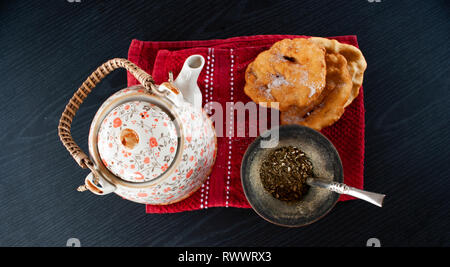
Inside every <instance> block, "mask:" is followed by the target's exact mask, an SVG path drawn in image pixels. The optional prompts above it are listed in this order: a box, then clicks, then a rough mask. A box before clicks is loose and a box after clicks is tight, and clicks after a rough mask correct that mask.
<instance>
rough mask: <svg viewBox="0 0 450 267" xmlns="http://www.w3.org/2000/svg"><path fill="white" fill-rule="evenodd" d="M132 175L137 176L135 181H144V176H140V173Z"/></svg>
mask: <svg viewBox="0 0 450 267" xmlns="http://www.w3.org/2000/svg"><path fill="white" fill-rule="evenodd" d="M134 174H136V175H138V177H136V180H144V175H142V173H140V172H135V173H134Z"/></svg>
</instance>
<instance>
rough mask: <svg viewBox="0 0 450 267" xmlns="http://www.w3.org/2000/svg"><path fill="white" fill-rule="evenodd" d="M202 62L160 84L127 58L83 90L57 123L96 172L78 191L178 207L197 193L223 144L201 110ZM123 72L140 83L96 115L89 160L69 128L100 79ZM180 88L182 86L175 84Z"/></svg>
mask: <svg viewBox="0 0 450 267" xmlns="http://www.w3.org/2000/svg"><path fill="white" fill-rule="evenodd" d="M203 65H204V58H203V57H202V56H200V55H193V56H190V57H189V58H188V59H186V62H185V64H184V66H183V69H182V71H181V72H180V74H179V76H178V78H177V79H176V80H175V81H173V79H172V77H171V73H169V81H168V82H164V83H162V84H161V85H156V84H155V83H154V81H153V79H152V77H151V76H150V75H149V74H147V73H146V72H145V71H143V70H142V69H140V68H138V67H137V66H136V65H135V64H133V63H131V62H130V61H128V60H126V59H112V60H109V61H108V62H106V63H104V64H103V65H102V66H100V67H99V68H98V69H97V70H96V71H95V72H94V73H92V74H91V76H89V78H88V79H87V80H86V81H85V82H84V83H83V85H82V86H81V87H80V88H79V89H78V91H77V92H76V93H75V94H74V96H73V97H72V98H71V99H70V101H69V103H68V104H67V106H66V109H65V110H64V112H63V114H62V116H61V119H60V123H59V126H58V133H59V136H60V139H61V141H62V142H63V144H64V145H65V146H66V148H67V149H68V150H69V152H70V153H71V155H72V156H73V158H74V159H75V160H76V161H77V162H78V164H79V165H80V166H81V167H83V168H89V169H90V170H91V173H90V174H89V175H88V176H87V177H86V179H85V184H84V185H83V186H80V187H79V188H78V190H79V191H85V190H89V191H91V192H92V193H94V194H97V195H105V194H109V193H111V192H114V193H116V194H118V195H120V196H121V197H123V198H125V199H128V200H131V201H135V202H138V203H144V204H158V205H165V204H171V203H174V202H178V201H180V200H182V199H184V198H186V197H188V196H190V195H191V194H192V193H193V192H195V191H196V190H197V189H198V188H199V187H200V186H201V185H202V183H203V182H204V181H205V179H206V178H207V176H208V175H209V173H210V172H211V169H212V167H213V165H214V162H215V157H216V152H217V139H216V135H215V130H214V127H213V124H212V122H211V120H210V119H209V117H208V115H207V114H206V113H205V111H204V110H203V109H202V108H201V93H200V90H199V89H198V86H197V79H198V76H199V74H200V71H201V70H202V68H203ZM117 68H125V69H127V70H128V71H129V72H130V73H131V74H132V75H134V76H135V77H136V79H137V80H138V81H139V82H140V83H141V84H140V85H136V86H132V87H128V88H125V89H122V90H120V91H118V92H116V93H115V94H113V95H112V96H111V97H109V98H108V99H107V100H106V101H105V102H104V103H103V104H102V105H101V107H100V108H99V110H98V111H97V113H96V115H95V117H94V119H93V121H92V124H91V128H90V132H89V154H90V157H88V156H87V155H86V154H85V153H83V151H82V150H81V149H80V147H79V146H78V145H77V144H76V143H75V142H74V141H73V139H72V136H71V134H70V127H71V123H72V120H73V117H74V116H75V113H76V111H77V110H78V108H79V105H80V104H81V103H82V102H83V100H84V99H85V98H86V97H87V95H88V94H89V93H90V92H91V90H92V89H93V88H94V87H95V86H96V84H97V83H98V82H100V80H101V79H103V78H104V77H105V76H106V75H107V74H109V73H110V72H112V71H113V70H114V69H117ZM175 85H176V86H175Z"/></svg>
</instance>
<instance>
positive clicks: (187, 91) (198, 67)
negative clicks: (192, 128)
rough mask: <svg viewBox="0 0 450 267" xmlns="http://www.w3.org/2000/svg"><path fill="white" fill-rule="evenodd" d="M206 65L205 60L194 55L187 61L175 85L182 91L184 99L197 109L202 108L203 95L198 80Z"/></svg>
mask: <svg viewBox="0 0 450 267" xmlns="http://www.w3.org/2000/svg"><path fill="white" fill-rule="evenodd" d="M204 65H205V58H204V57H203V56H201V55H192V56H190V57H188V58H187V59H186V61H185V62H184V65H183V68H182V69H181V72H180V74H179V75H178V77H177V78H176V79H175V81H174V82H173V84H174V85H175V86H176V87H177V88H178V89H180V91H181V93H182V94H183V97H184V99H185V100H186V101H187V102H189V103H191V104H192V105H193V106H194V107H195V108H197V109H201V108H202V93H201V92H200V88H199V87H198V85H197V79H198V76H199V75H200V72H201V71H202V69H203V66H204Z"/></svg>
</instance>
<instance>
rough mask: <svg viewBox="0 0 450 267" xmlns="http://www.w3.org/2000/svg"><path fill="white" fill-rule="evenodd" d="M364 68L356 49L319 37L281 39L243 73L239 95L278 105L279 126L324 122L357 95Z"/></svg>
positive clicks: (336, 116)
mask: <svg viewBox="0 0 450 267" xmlns="http://www.w3.org/2000/svg"><path fill="white" fill-rule="evenodd" d="M366 67H367V64H366V61H365V59H364V56H363V55H362V53H361V51H360V50H359V49H358V48H356V47H354V46H352V45H347V44H343V43H340V42H338V41H336V40H330V39H326V38H320V37H311V38H309V39H304V38H298V39H284V40H281V41H279V42H276V43H275V44H274V45H273V46H272V47H271V48H270V49H269V50H266V51H264V52H262V53H260V54H259V55H258V56H257V57H256V59H255V60H254V61H253V62H252V63H250V64H249V65H248V67H247V70H246V73H245V81H246V84H245V87H244V91H245V93H246V94H247V95H248V96H249V97H250V98H251V99H252V100H253V101H255V102H256V103H258V104H260V105H264V106H267V107H272V108H278V109H279V110H280V112H281V115H280V116H281V124H301V125H304V126H308V127H311V128H313V129H315V130H321V129H323V128H324V127H327V126H330V125H332V124H333V123H335V122H336V121H338V120H339V118H340V117H341V116H342V114H343V113H344V111H345V107H347V106H348V105H350V104H351V103H352V101H353V100H354V99H355V98H356V97H357V96H358V94H359V89H360V87H361V85H362V81H363V75H364V71H365V69H366Z"/></svg>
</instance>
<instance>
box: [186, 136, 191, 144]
mask: <svg viewBox="0 0 450 267" xmlns="http://www.w3.org/2000/svg"><path fill="white" fill-rule="evenodd" d="M186 140H187V141H188V142H189V143H190V142H191V141H192V136H190V135H189V136H186Z"/></svg>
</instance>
